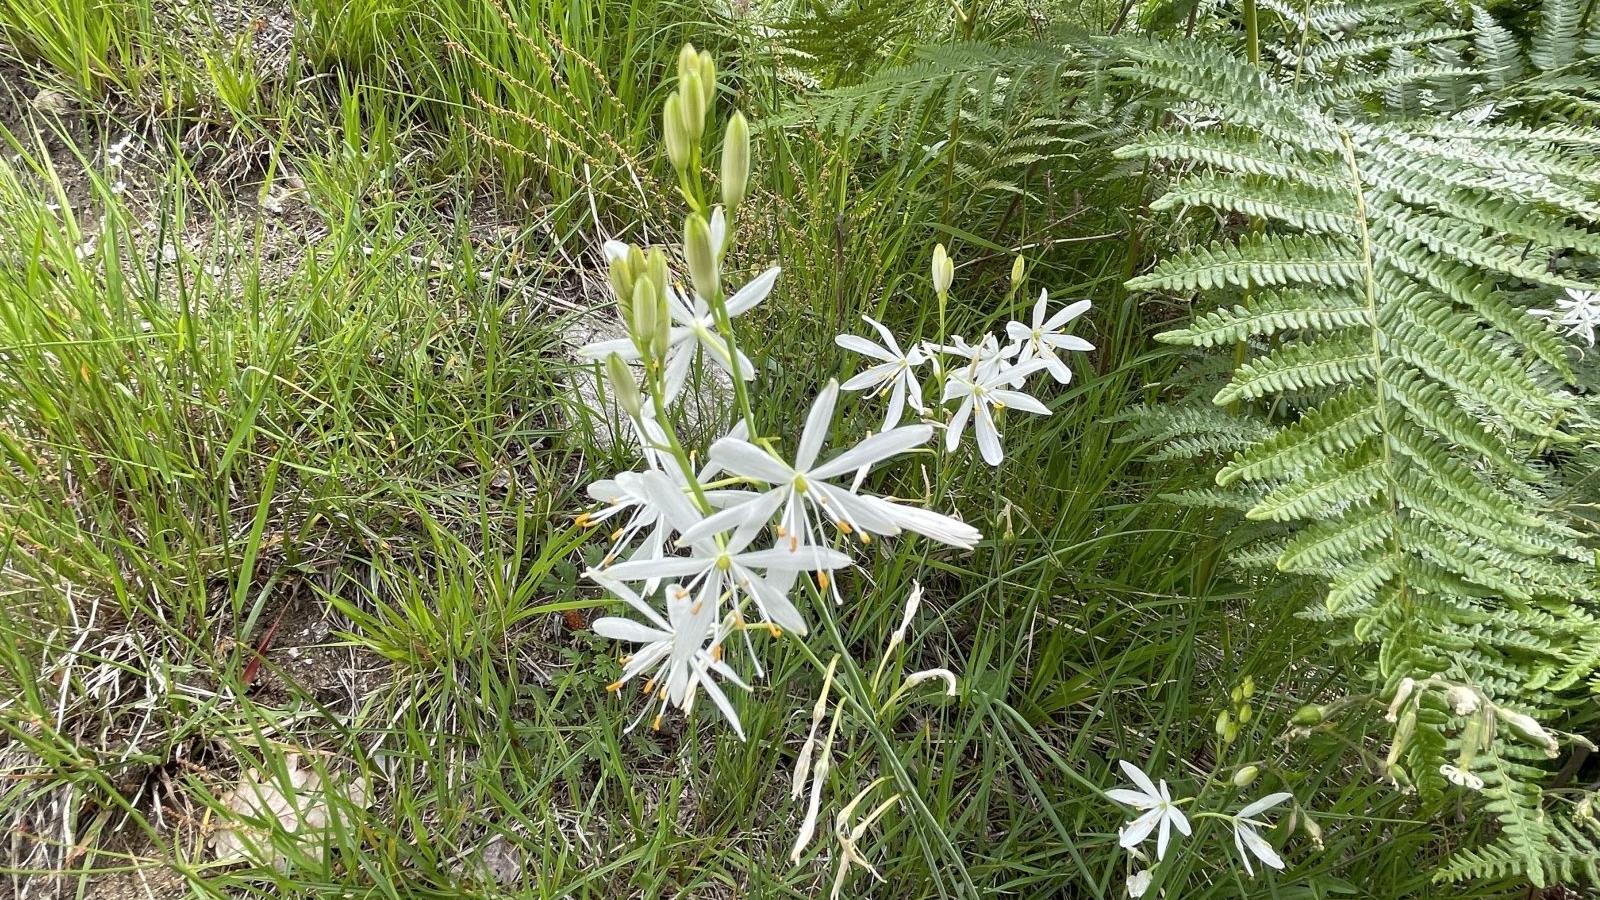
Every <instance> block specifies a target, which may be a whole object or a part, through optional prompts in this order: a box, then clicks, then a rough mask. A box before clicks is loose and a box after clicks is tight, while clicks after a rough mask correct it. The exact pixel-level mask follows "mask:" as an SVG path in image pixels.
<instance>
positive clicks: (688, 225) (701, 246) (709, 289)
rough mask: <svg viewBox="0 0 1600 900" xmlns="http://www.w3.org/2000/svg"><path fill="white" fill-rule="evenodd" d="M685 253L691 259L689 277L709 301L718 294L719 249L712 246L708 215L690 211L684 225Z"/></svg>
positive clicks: (697, 289)
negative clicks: (707, 220) (707, 222)
mask: <svg viewBox="0 0 1600 900" xmlns="http://www.w3.org/2000/svg"><path fill="white" fill-rule="evenodd" d="M683 255H684V256H685V257H687V258H688V260H689V278H690V279H691V280H692V281H693V282H694V289H695V292H696V293H698V294H699V295H700V296H701V297H704V298H705V299H706V301H707V302H708V303H709V302H711V301H712V300H713V299H715V298H716V297H717V296H718V292H719V291H720V290H721V285H720V284H719V283H718V276H717V251H716V248H714V247H712V246H711V226H710V225H707V224H706V217H705V216H702V215H700V214H699V213H690V214H689V218H688V219H687V220H686V221H685V222H684V226H683Z"/></svg>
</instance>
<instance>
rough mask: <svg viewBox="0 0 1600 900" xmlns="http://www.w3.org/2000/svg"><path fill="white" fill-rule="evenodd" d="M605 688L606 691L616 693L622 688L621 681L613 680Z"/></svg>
mask: <svg viewBox="0 0 1600 900" xmlns="http://www.w3.org/2000/svg"><path fill="white" fill-rule="evenodd" d="M606 690H608V691H610V692H612V693H616V692H617V691H620V690H622V682H620V681H613V682H611V683H610V684H608V685H606Z"/></svg>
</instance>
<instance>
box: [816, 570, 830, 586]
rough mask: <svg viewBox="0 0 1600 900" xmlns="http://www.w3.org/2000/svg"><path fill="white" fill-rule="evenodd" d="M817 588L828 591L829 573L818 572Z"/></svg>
mask: <svg viewBox="0 0 1600 900" xmlns="http://www.w3.org/2000/svg"><path fill="white" fill-rule="evenodd" d="M817 587H819V588H821V589H822V590H827V589H828V573H827V572H818V573H817Z"/></svg>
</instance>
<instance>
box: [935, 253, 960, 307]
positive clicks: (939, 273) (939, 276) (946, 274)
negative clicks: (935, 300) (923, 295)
mask: <svg viewBox="0 0 1600 900" xmlns="http://www.w3.org/2000/svg"><path fill="white" fill-rule="evenodd" d="M955 280H956V264H955V261H954V260H952V259H951V258H950V254H949V253H947V252H945V249H944V245H943V244H939V245H937V246H935V247H934V248H933V290H934V293H937V294H939V295H940V296H943V295H945V294H948V293H950V284H951V283H952V282H954V281H955Z"/></svg>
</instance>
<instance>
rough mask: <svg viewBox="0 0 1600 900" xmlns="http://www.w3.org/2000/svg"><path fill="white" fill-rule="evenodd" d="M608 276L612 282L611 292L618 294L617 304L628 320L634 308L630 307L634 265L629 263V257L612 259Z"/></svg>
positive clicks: (624, 318) (624, 317)
mask: <svg viewBox="0 0 1600 900" xmlns="http://www.w3.org/2000/svg"><path fill="white" fill-rule="evenodd" d="M606 278H607V279H608V280H609V281H610V282H611V292H612V293H613V294H615V295H616V297H617V305H618V306H619V307H621V309H622V318H623V320H624V321H626V320H628V318H629V317H630V316H632V315H633V310H631V309H629V308H628V306H629V304H630V303H631V302H632V301H633V267H632V266H629V265H628V259H627V257H625V256H619V257H616V258H614V259H612V260H611V267H610V269H609V270H608V271H607V272H606Z"/></svg>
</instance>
